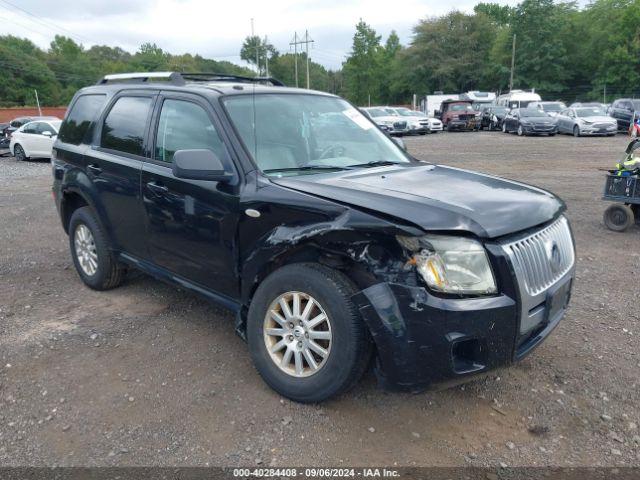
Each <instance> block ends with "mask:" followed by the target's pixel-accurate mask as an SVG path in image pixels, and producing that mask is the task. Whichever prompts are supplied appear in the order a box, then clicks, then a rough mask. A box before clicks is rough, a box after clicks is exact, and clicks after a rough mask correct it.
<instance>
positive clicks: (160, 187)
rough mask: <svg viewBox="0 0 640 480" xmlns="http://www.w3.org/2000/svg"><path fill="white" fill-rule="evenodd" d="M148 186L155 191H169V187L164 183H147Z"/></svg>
mask: <svg viewBox="0 0 640 480" xmlns="http://www.w3.org/2000/svg"><path fill="white" fill-rule="evenodd" d="M147 187H148V188H149V190H151V191H152V192H154V193H167V192H168V191H169V189H168V188H167V187H165V186H164V185H158V184H157V183H155V182H149V183H147Z"/></svg>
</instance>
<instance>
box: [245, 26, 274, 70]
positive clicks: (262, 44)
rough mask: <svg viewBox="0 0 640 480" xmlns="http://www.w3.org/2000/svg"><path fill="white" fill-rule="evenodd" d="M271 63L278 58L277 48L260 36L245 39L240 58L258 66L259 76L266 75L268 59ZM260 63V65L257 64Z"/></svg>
mask: <svg viewBox="0 0 640 480" xmlns="http://www.w3.org/2000/svg"><path fill="white" fill-rule="evenodd" d="M267 56H268V57H269V62H270V63H272V62H273V59H274V58H275V57H277V56H278V51H277V50H276V48H275V47H274V46H273V45H272V44H270V43H269V42H267V39H266V38H265V39H261V38H260V37H259V36H257V35H254V36H249V37H247V38H245V39H244V42H243V43H242V48H241V49H240V58H241V59H242V60H244V61H245V62H247V63H250V64H251V65H254V66H257V68H258V75H264V74H265V73H266V58H267ZM256 62H258V63H256Z"/></svg>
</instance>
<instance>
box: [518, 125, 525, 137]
mask: <svg viewBox="0 0 640 480" xmlns="http://www.w3.org/2000/svg"><path fill="white" fill-rule="evenodd" d="M523 135H524V130H523V129H522V125H518V136H519V137H521V136H523Z"/></svg>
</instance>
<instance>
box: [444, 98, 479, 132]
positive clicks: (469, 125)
mask: <svg viewBox="0 0 640 480" xmlns="http://www.w3.org/2000/svg"><path fill="white" fill-rule="evenodd" d="M441 108H442V110H440V111H438V112H436V117H438V118H439V119H440V120H441V121H442V123H443V124H444V128H446V129H447V131H448V132H450V131H452V130H477V129H478V128H479V126H480V122H479V121H478V119H477V112H476V111H475V110H474V109H473V107H472V102H471V101H470V100H445V101H443V102H442V106H441Z"/></svg>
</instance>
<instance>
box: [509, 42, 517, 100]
mask: <svg viewBox="0 0 640 480" xmlns="http://www.w3.org/2000/svg"><path fill="white" fill-rule="evenodd" d="M515 65H516V34H515V33H514V34H513V46H512V47H511V79H510V80H509V91H511V90H513V70H514V68H515Z"/></svg>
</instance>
